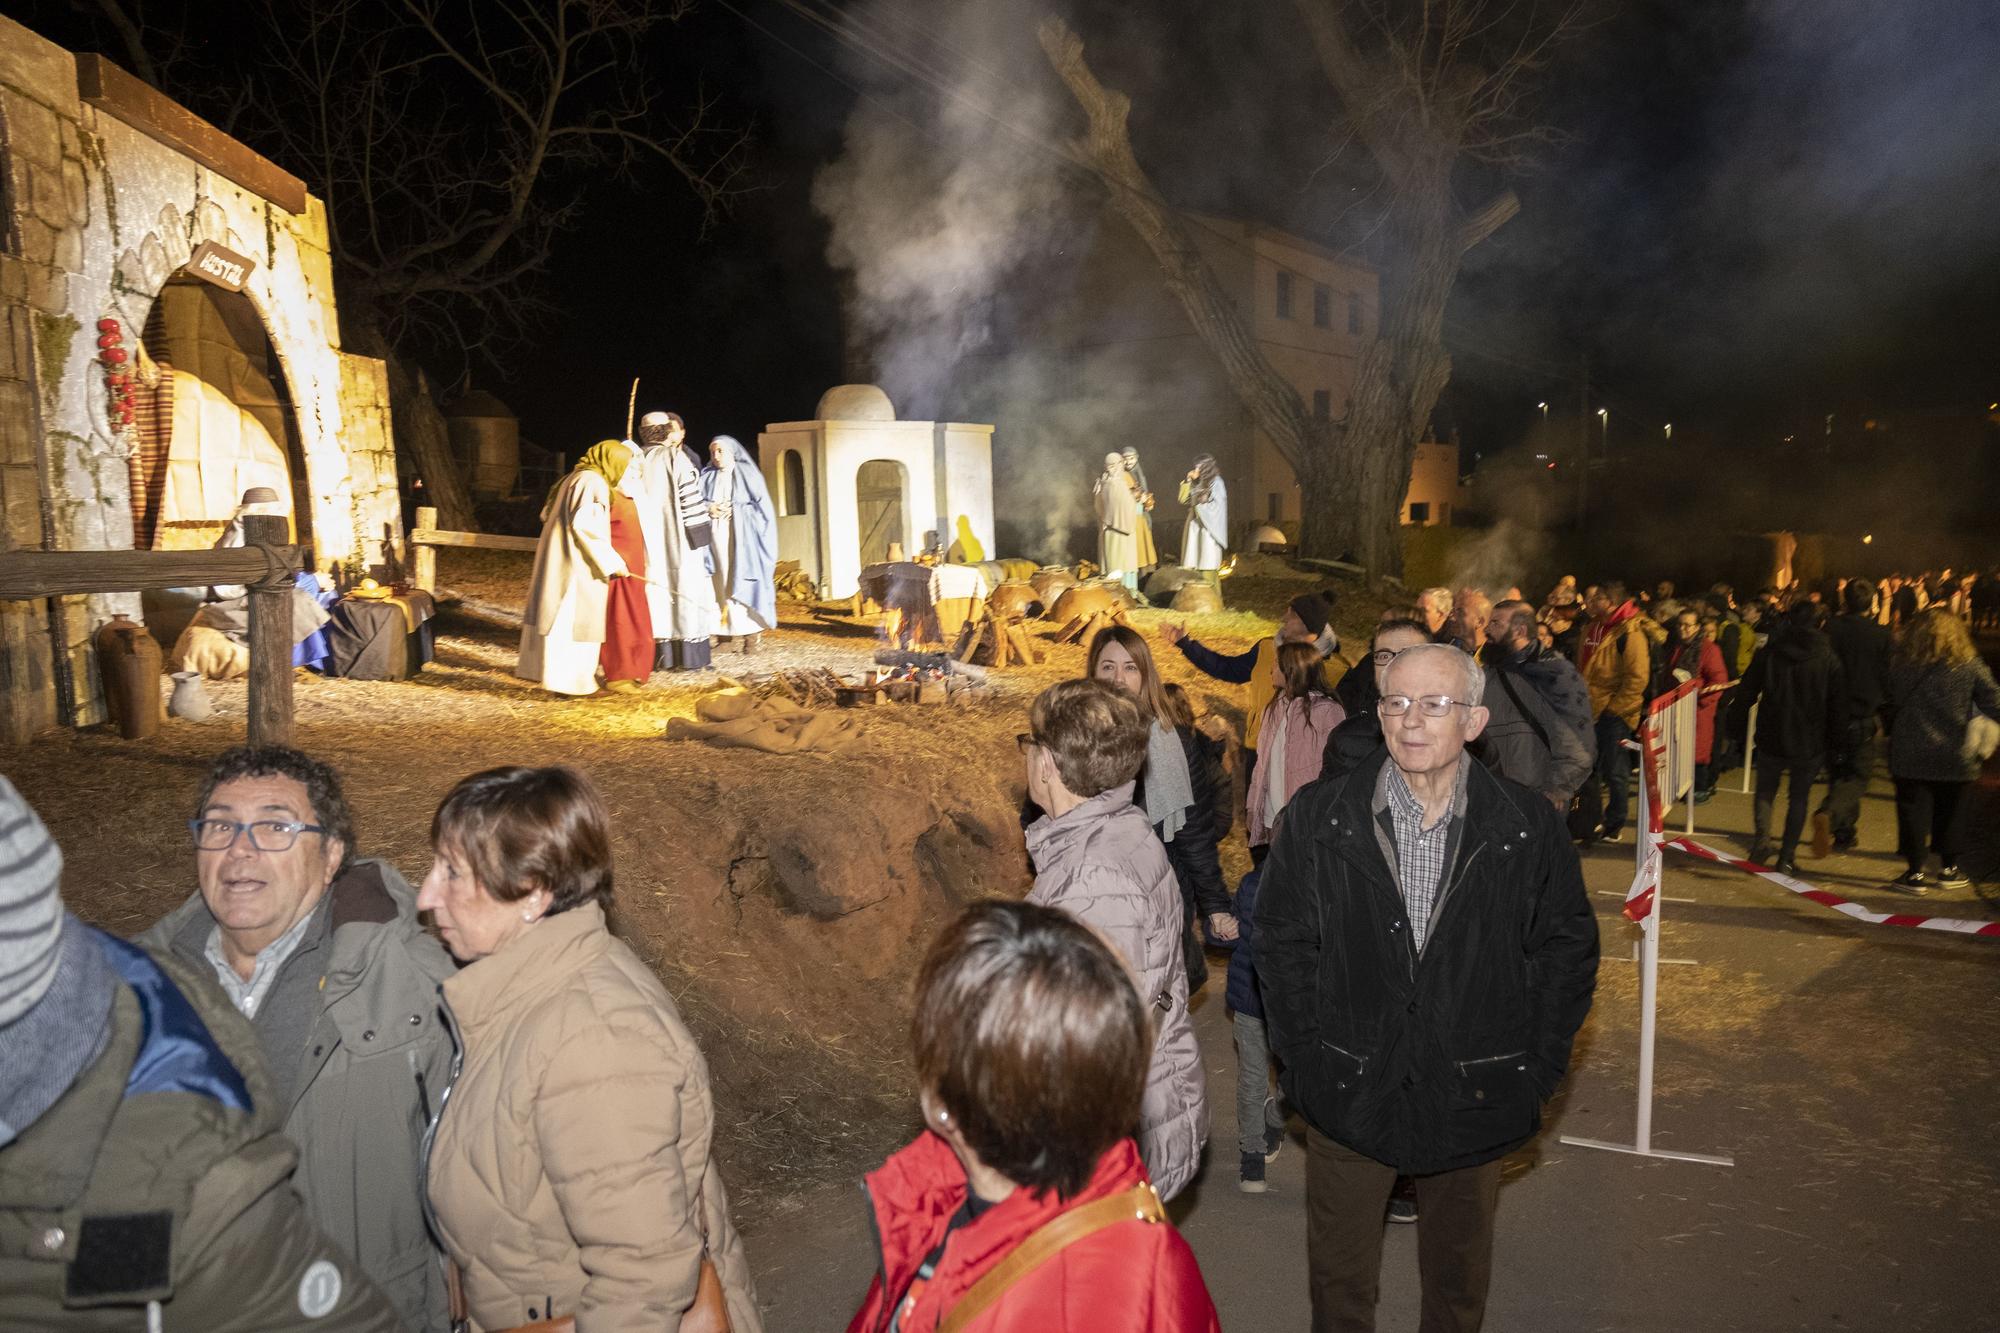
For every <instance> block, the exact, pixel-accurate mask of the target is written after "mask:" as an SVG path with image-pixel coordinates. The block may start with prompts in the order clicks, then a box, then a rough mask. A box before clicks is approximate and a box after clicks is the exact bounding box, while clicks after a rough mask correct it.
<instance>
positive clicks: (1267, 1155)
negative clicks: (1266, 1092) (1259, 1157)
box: [1264, 1097, 1285, 1162]
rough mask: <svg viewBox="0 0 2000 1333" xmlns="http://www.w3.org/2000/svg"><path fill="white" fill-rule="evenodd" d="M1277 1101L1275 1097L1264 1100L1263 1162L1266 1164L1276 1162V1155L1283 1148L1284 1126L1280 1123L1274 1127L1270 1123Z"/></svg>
mask: <svg viewBox="0 0 2000 1333" xmlns="http://www.w3.org/2000/svg"><path fill="white" fill-rule="evenodd" d="M1277 1100H1278V1099H1277V1098H1275V1097H1267V1098H1265V1099H1264V1160H1265V1161H1267V1162H1275V1161H1277V1160H1278V1154H1279V1153H1280V1152H1282V1151H1283V1150H1284V1147H1285V1127H1284V1125H1283V1124H1282V1123H1279V1124H1276V1125H1274V1124H1272V1123H1271V1115H1272V1113H1273V1111H1274V1110H1275V1107H1276V1103H1277Z"/></svg>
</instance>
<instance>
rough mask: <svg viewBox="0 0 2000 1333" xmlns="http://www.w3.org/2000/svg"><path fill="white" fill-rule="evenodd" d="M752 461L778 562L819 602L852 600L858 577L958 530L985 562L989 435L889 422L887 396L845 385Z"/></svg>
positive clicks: (763, 437)
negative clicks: (765, 489) (894, 551)
mask: <svg viewBox="0 0 2000 1333" xmlns="http://www.w3.org/2000/svg"><path fill="white" fill-rule="evenodd" d="M757 459H758V464H759V466H761V467H762V468H763V471H764V480H765V482H766V484H768V485H769V486H770V488H771V498H772V500H773V501H774V502H775V503H776V505H777V508H778V558H779V559H780V560H796V561H798V562H799V565H800V567H801V568H802V569H804V570H805V572H806V573H807V575H808V576H810V577H811V578H812V580H813V582H814V583H816V584H817V585H818V586H819V590H820V595H821V596H823V597H851V596H853V594H854V592H855V589H856V588H857V587H858V586H859V578H860V574H861V567H862V566H863V565H868V564H874V563H876V562H878V561H882V560H886V559H888V558H889V548H890V545H891V544H892V543H893V544H894V545H895V546H896V547H898V548H899V549H900V550H901V551H902V552H903V553H904V554H905V555H915V554H916V553H917V552H918V551H920V550H922V549H923V546H924V537H925V534H927V533H933V532H934V533H937V534H939V536H940V538H941V539H942V541H943V542H944V543H945V544H946V545H949V544H950V543H951V542H952V541H953V539H954V538H955V537H957V536H958V535H959V534H960V532H961V528H963V529H966V530H969V531H970V532H971V534H972V536H973V537H974V539H975V540H976V541H977V542H978V543H979V545H980V547H981V548H982V549H983V550H984V551H985V552H986V553H987V554H988V555H989V556H990V555H992V554H993V427H991V426H981V425H974V424H970V423H966V422H957V421H898V420H896V409H895V407H894V405H893V404H891V403H890V401H889V395H887V394H885V393H883V392H882V391H881V390H880V389H878V388H876V387H875V386H874V385H872V384H844V385H841V386H840V387H839V388H835V389H829V390H827V392H826V393H825V394H824V395H823V396H822V397H821V398H820V400H819V407H818V408H817V409H816V412H815V419H814V420H812V421H786V422H777V423H774V424H772V425H769V426H766V427H765V428H764V430H763V432H762V433H760V434H759V435H758V436H757Z"/></svg>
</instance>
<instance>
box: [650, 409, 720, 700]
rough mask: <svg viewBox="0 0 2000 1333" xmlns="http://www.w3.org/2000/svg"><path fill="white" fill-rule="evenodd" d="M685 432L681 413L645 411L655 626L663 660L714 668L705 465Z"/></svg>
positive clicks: (673, 665) (688, 667)
mask: <svg viewBox="0 0 2000 1333" xmlns="http://www.w3.org/2000/svg"><path fill="white" fill-rule="evenodd" d="M686 439H687V428H686V427H685V426H684V425H682V424H681V419H680V417H679V416H678V415H676V414H675V413H672V412H648V413H647V414H646V415H645V416H643V417H641V418H639V441H640V443H641V444H643V445H644V446H645V450H646V461H645V468H644V471H645V475H646V490H647V493H648V495H649V496H650V497H651V502H650V509H651V510H652V511H656V512H657V513H658V514H659V516H660V553H659V559H658V560H657V561H656V562H655V563H654V566H653V568H654V570H655V571H656V575H657V582H656V584H655V586H654V587H653V588H652V589H651V590H650V592H651V596H652V600H653V633H654V634H655V635H657V636H658V637H659V643H660V665H661V666H662V667H664V668H665V669H666V670H668V671H704V670H706V669H707V668H708V665H709V655H710V645H709V640H710V639H711V638H712V637H713V636H714V634H715V632H716V622H717V618H718V613H717V610H716V604H715V571H714V568H713V567H712V566H711V564H710V550H711V546H712V543H713V538H712V536H711V532H712V528H711V525H710V523H709V519H708V502H707V500H706V499H704V498H703V496H702V493H701V465H700V463H698V462H697V461H696V460H695V455H694V454H693V453H692V452H691V451H690V450H689V449H688V448H687V446H686V444H685V441H686Z"/></svg>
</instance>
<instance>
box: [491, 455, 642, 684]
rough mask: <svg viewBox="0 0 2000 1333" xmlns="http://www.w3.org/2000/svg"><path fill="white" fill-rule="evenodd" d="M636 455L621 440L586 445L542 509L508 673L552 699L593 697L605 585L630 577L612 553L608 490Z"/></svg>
mask: <svg viewBox="0 0 2000 1333" xmlns="http://www.w3.org/2000/svg"><path fill="white" fill-rule="evenodd" d="M637 455H638V451H637V450H636V449H635V448H634V447H633V446H631V445H629V444H625V443H623V442H622V441H614V440H606V441H601V442H599V443H598V444H595V445H592V446H591V448H590V449H589V451H588V452H586V453H585V454H584V456H583V457H582V458H580V459H578V460H577V464H576V468H575V470H574V471H572V472H571V473H570V474H569V475H568V476H566V477H564V478H563V479H562V480H561V481H559V482H557V483H556V484H555V488H554V489H553V490H551V491H550V492H549V498H548V503H547V504H545V505H544V506H543V507H542V540H541V544H540V545H539V546H537V547H536V548H535V569H534V573H533V574H532V575H531V576H530V579H529V583H528V604H527V606H526V607H525V608H524V609H523V611H522V613H521V658H520V661H519V663H518V664H516V666H515V667H514V674H515V675H517V676H520V677H522V678H524V679H527V680H532V681H536V682H538V683H539V684H540V685H541V686H542V687H543V688H544V689H548V690H552V691H554V692H555V693H557V694H577V695H582V694H595V693H597V662H598V657H599V654H600V653H601V652H602V651H603V647H604V621H605V617H604V609H605V603H606V601H607V600H608V598H609V596H610V589H611V580H612V579H614V578H621V577H624V576H626V575H627V574H628V573H629V572H630V571H629V570H628V569H627V568H626V565H625V561H624V560H623V559H622V558H621V557H620V556H619V554H618V552H617V551H615V550H613V549H612V546H611V489H612V487H613V486H615V485H617V484H618V483H620V482H621V481H623V480H624V477H625V473H626V472H627V471H628V470H629V468H630V465H631V464H632V463H634V462H636V461H638V459H637Z"/></svg>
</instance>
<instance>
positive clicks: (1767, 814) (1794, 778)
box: [1750, 754, 1822, 861]
mask: <svg viewBox="0 0 2000 1333" xmlns="http://www.w3.org/2000/svg"><path fill="white" fill-rule="evenodd" d="M1821 762H1822V761H1821V758H1820V756H1818V755H1814V756H1813V757H1812V758H1810V759H1798V760H1793V759H1786V758H1785V757H1784V756H1782V755H1764V754H1760V755H1758V756H1757V759H1756V764H1757V794H1756V796H1754V797H1753V798H1751V805H1750V839H1751V843H1752V845H1753V846H1755V847H1756V848H1757V849H1758V850H1760V851H1761V850H1762V849H1763V848H1764V847H1765V846H1766V845H1768V844H1769V843H1770V841H1771V806H1772V805H1773V804H1774V803H1775V802H1776V801H1777V799H1778V779H1779V778H1781V777H1784V776H1785V775H1786V774H1788V773H1789V774H1790V775H1791V776H1790V778H1788V779H1787V780H1786V784H1785V836H1784V840H1783V841H1782V842H1780V843H1779V844H1778V859H1779V860H1780V861H1796V860H1797V859H1798V853H1799V835H1800V834H1801V833H1803V832H1805V827H1806V805H1807V801H1808V798H1809V797H1811V795H1812V785H1813V779H1814V778H1817V777H1818V776H1819V766H1820V763H1821Z"/></svg>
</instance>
